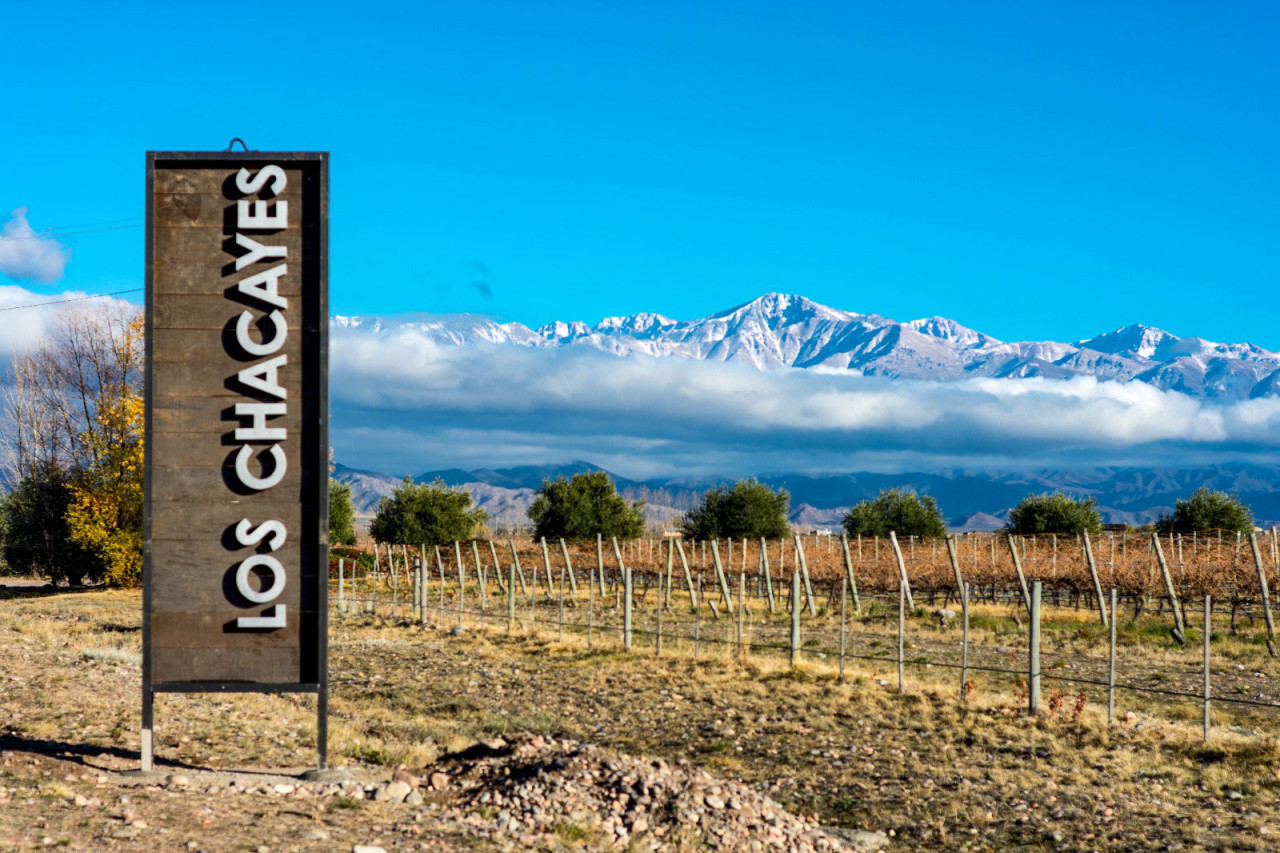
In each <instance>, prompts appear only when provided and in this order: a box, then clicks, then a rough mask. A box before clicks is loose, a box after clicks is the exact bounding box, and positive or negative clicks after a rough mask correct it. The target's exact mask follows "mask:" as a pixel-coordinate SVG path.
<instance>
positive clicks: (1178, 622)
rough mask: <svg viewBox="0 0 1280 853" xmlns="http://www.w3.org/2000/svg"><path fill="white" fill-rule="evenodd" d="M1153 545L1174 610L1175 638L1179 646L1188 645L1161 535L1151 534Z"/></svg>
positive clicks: (1166, 592)
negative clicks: (1162, 546)
mask: <svg viewBox="0 0 1280 853" xmlns="http://www.w3.org/2000/svg"><path fill="white" fill-rule="evenodd" d="M1151 544H1152V545H1154V546H1155V549H1156V561H1157V562H1158V563H1159V564H1160V574H1161V575H1162V576H1163V577H1164V591H1165V595H1167V596H1169V607H1170V608H1171V609H1172V610H1173V624H1174V628H1173V638H1174V639H1175V640H1177V641H1178V643H1179V645H1184V646H1185V645H1186V644H1187V639H1186V638H1187V631H1186V626H1185V625H1184V624H1183V622H1182V607H1181V605H1179V604H1178V593H1177V591H1176V590H1175V589H1174V588H1173V575H1171V574H1169V564H1168V563H1167V562H1166V561H1165V559H1164V549H1162V548H1161V547H1160V534H1159V533H1155V532H1153V533H1152V534H1151Z"/></svg>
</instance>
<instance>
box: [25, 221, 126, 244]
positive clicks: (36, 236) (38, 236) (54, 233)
mask: <svg viewBox="0 0 1280 853" xmlns="http://www.w3.org/2000/svg"><path fill="white" fill-rule="evenodd" d="M142 225H143V223H141V222H139V223H137V224H136V225H114V226H111V227H109V228H86V229H83V230H79V231H58V230H57V229H50V230H48V231H32V232H31V233H30V234H17V235H15V236H12V237H0V242H7V241H10V240H48V239H51V238H53V237H70V236H71V235H72V234H96V233H97V232H99V231H124V230H126V229H128V228H141V227H142ZM62 227H73V228H74V227H75V226H62Z"/></svg>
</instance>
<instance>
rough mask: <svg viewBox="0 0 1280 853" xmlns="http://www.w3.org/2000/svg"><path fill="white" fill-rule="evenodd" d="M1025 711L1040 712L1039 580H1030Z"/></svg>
mask: <svg viewBox="0 0 1280 853" xmlns="http://www.w3.org/2000/svg"><path fill="white" fill-rule="evenodd" d="M1027 651H1028V658H1029V660H1028V662H1027V711H1028V713H1031V714H1038V713H1040V581H1039V580H1033V581H1032V582H1031V630H1030V631H1029V632H1028V641H1027Z"/></svg>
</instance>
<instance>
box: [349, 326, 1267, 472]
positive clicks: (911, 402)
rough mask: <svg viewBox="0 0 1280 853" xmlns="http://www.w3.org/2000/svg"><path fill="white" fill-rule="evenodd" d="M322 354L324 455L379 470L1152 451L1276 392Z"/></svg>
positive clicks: (366, 348)
mask: <svg viewBox="0 0 1280 853" xmlns="http://www.w3.org/2000/svg"><path fill="white" fill-rule="evenodd" d="M332 354H333V356H332V363H333V366H332V388H333V390H332V398H333V408H334V422H335V430H334V434H335V444H336V445H337V449H338V454H339V456H340V457H342V458H343V459H344V460H349V464H355V465H364V466H367V467H374V466H381V467H383V468H389V469H390V470H394V471H397V472H399V471H403V470H413V471H417V470H422V469H426V468H429V467H442V466H452V465H458V466H462V467H476V466H480V465H498V464H515V463H522V462H524V463H527V462H535V461H536V462H547V461H559V460H565V459H572V458H582V459H588V460H590V461H593V462H596V463H598V464H602V465H606V467H608V466H609V465H610V463H611V462H612V463H613V464H614V465H615V466H616V467H615V468H614V470H620V471H621V472H635V473H634V474H632V475H633V476H634V475H636V474H640V473H653V472H661V473H664V474H671V473H673V472H679V471H689V472H690V473H704V472H712V471H727V472H738V473H752V472H764V471H769V470H809V471H814V470H845V471H849V470H869V469H872V468H874V469H879V470H890V469H894V468H896V469H898V470H902V469H903V468H916V469H919V468H937V467H940V466H956V465H962V466H966V467H979V466H980V467H993V466H998V467H1004V468H1008V467H1011V466H1012V467H1019V468H1025V467H1036V466H1041V465H1061V464H1064V463H1068V462H1074V464H1077V465H1090V466H1092V465H1105V464H1122V463H1123V464H1133V463H1136V464H1168V463H1169V462H1180V463H1186V462H1190V461H1191V460H1192V457H1195V459H1196V460H1205V459H1213V458H1225V457H1226V456H1228V455H1235V456H1241V455H1243V456H1251V455H1255V454H1264V453H1265V454H1270V455H1271V456H1272V457H1274V453H1275V450H1276V448H1277V446H1280V399H1276V398H1268V399H1262V400H1250V401H1244V402H1236V403H1226V404H1217V403H1206V402H1202V401H1199V400H1196V399H1194V398H1192V397H1189V396H1186V395H1183V394H1178V393H1175V392H1168V391H1161V390H1159V389H1157V388H1154V387H1152V386H1149V385H1146V384H1143V383H1137V382H1134V383H1118V382H1099V381H1097V380H1095V379H1092V378H1076V379H1070V380H1048V379H1038V378H1033V379H1019V380H1003V379H977V380H966V381H960V382H948V383H935V382H921V381H909V380H895V379H884V378H873V377H866V376H862V375H860V374H850V373H846V372H841V371H836V370H814V369H810V370H801V369H781V370H773V371H759V370H756V369H754V368H751V367H748V366H744V365H738V364H733V363H725V362H715V361H698V360H686V359H674V358H670V359H655V358H648V357H644V356H631V357H628V358H618V357H615V356H611V355H608V354H605V353H601V352H598V351H595V350H592V349H588V348H585V347H584V348H574V347H569V348H556V349H552V348H525V347H510V346H495V345H487V344H485V345H480V344H470V345H465V346H438V345H435V344H432V343H431V342H429V341H427V340H424V339H423V338H422V337H420V336H418V335H416V334H413V333H412V332H405V333H401V334H399V335H396V336H391V337H389V338H386V339H382V340H377V339H374V338H373V337H371V336H369V335H366V334H364V333H361V332H358V331H356V330H343V329H334V338H333V346H332ZM397 461H398V463H399V464H389V463H391V462H397Z"/></svg>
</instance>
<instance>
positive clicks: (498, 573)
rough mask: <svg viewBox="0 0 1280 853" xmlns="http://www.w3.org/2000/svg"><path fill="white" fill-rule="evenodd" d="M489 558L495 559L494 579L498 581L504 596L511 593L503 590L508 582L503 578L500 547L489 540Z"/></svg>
mask: <svg viewBox="0 0 1280 853" xmlns="http://www.w3.org/2000/svg"><path fill="white" fill-rule="evenodd" d="M489 556H490V557H491V558H492V559H493V579H494V580H495V581H497V583H498V589H499V590H501V591H502V592H503V593H504V594H506V593H509V590H507V589H504V588H503V585H504V584H505V583H506V580H505V579H504V578H503V577H502V566H501V564H500V563H499V562H498V547H497V546H496V545H494V544H493V540H492V539H490V540H489Z"/></svg>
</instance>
